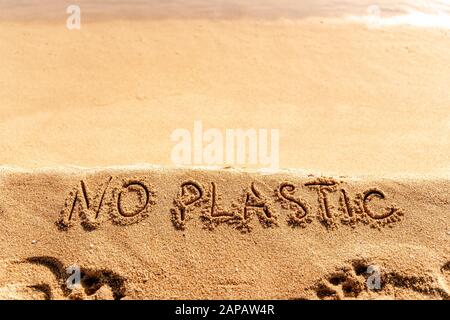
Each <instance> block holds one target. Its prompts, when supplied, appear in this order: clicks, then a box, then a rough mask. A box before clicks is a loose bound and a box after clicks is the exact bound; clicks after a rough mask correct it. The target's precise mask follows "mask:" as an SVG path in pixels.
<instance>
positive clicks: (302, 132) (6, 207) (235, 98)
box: [0, 19, 450, 299]
mask: <svg viewBox="0 0 450 320" xmlns="http://www.w3.org/2000/svg"><path fill="white" fill-rule="evenodd" d="M449 36H450V32H449V31H448V30H439V29H417V28H410V27H395V28H383V29H380V30H370V29H367V28H366V27H365V26H363V25H357V24H349V23H341V22H337V21H332V20H329V19H324V20H320V19H305V20H286V19H275V20H267V21H264V20H258V19H235V20H207V19H192V20H182V19H181V20H176V19H172V20H170V19H169V20H166V19H160V20H152V21H147V20H139V21H131V20H113V21H101V22H96V23H86V24H83V25H82V30H81V31H72V32H70V31H68V30H67V29H66V28H65V27H64V22H61V23H57V22H36V21H21V22H15V21H2V22H0V52H1V59H0V74H1V76H0V150H1V151H0V163H1V164H2V165H4V166H5V168H4V169H3V170H2V171H1V174H0V297H1V298H57V299H58V298H61V299H64V298H164V299H167V298H208V299H210V298H213V299H216V298H237V299H239V298H247V299H251V298H263V299H265V298H287V299H303V298H312V299H317V298H319V299H327V298H388V299H390V298H395V299H411V298H419V299H422V298H423V299H430V298H431V299H448V298H449V296H450V264H449V263H450V250H449V240H450V226H449V221H450V196H449V195H450V179H449V175H448V172H449V170H450V158H449V155H450V140H449V136H450V115H449V109H450V91H449V90H448V84H449V83H450V58H449V57H450V56H449V54H448V52H449V50H450V40H449V39H450V38H449ZM194 120H202V121H203V122H204V124H205V125H207V126H208V127H214V128H220V129H224V128H252V127H253V128H261V127H262V128H277V129H280V133H281V139H280V143H281V145H280V165H281V166H282V167H292V168H302V169H304V170H305V171H303V172H306V173H298V172H297V171H280V172H275V173H272V174H265V173H261V172H259V173H258V172H253V173H252V172H250V171H248V170H247V171H234V170H219V171H210V170H200V169H197V170H194V169H170V168H152V167H145V166H141V167H120V168H115V169H108V168H106V167H110V166H114V165H133V164H136V163H154V164H164V165H170V164H171V163H170V151H171V148H172V147H173V142H171V140H170V134H171V132H172V131H173V130H174V129H176V128H192V124H193V121H194ZM73 165H76V166H82V167H98V168H99V169H81V168H79V169H74V168H72V167H70V166H73ZM14 167H15V168H14ZM17 167H20V168H23V169H17ZM42 167H46V168H48V167H51V168H52V169H46V170H43V169H42ZM101 167H104V168H103V169H102V168H101ZM311 172H314V173H316V174H315V175H308V173H311ZM321 176H332V177H333V178H323V179H321V180H320V182H322V183H325V184H328V185H327V186H325V187H322V188H320V191H318V190H319V189H318V187H314V186H307V185H305V184H310V183H311V182H314V181H316V180H317V179H318V178H319V177H321ZM342 176H344V177H342ZM316 182H317V181H316ZM183 183H187V184H186V185H184V186H183ZM183 190H184V191H183ZM214 195H215V196H214ZM383 197H384V199H383ZM75 199H77V200H76V201H75ZM212 207H213V208H214V210H212ZM71 265H78V266H80V267H81V270H82V275H83V278H82V284H83V288H82V289H79V290H75V291H74V292H70V291H68V290H67V289H66V287H65V285H64V282H65V280H66V279H67V277H68V274H67V273H66V271H65V270H66V268H67V267H69V266H71ZM371 265H375V266H378V267H379V268H380V270H381V284H382V287H381V289H380V290H375V291H371V290H368V288H367V286H366V281H367V277H368V274H366V270H367V268H368V267H369V266H371Z"/></svg>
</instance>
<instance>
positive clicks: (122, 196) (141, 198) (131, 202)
mask: <svg viewBox="0 0 450 320" xmlns="http://www.w3.org/2000/svg"><path fill="white" fill-rule="evenodd" d="M132 194H134V196H132ZM136 203H137V205H136ZM149 203H150V191H149V190H148V188H147V186H146V185H145V184H144V183H142V182H140V181H128V182H125V183H124V184H123V186H122V190H121V191H120V192H119V195H118V197H117V210H118V211H119V214H120V215H121V216H123V217H126V218H130V217H134V216H136V215H138V214H139V213H141V212H142V211H144V210H145V209H146V208H147V206H148V205H149ZM124 204H125V205H124Z"/></svg>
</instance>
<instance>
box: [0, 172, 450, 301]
mask: <svg viewBox="0 0 450 320" xmlns="http://www.w3.org/2000/svg"><path fill="white" fill-rule="evenodd" d="M0 188H1V189H0V194H1V200H2V203H1V204H2V205H1V216H0V219H1V224H0V231H1V232H0V243H1V249H2V250H1V253H0V260H1V263H2V265H1V269H0V270H1V273H0V295H1V297H2V298H55V299H64V298H86V299H89V298H91V299H97V298H117V299H118V298H128V299H149V298H157V299H172V298H174V299H175V298H184V299H186V298H204V299H217V298H222V299H241V298H246V299H248V298H260V299H267V298H272V299H317V298H319V299H335V298H383V299H391V298H395V299H413V298H414V299H416V298H417V299H430V298H431V299H448V298H449V297H450V259H449V257H450V250H449V246H448V242H449V238H450V233H449V232H450V229H449V225H448V221H449V219H450V199H449V198H448V194H449V193H450V181H448V180H440V179H433V180H425V179H414V180H411V179H400V178H398V179H394V180H393V179H381V178H379V179H373V178H369V177H366V178H361V179H354V178H323V177H314V176H312V175H309V176H306V175H303V174H299V173H296V172H284V173H278V174H270V175H267V174H261V173H248V172H247V173H246V172H242V171H237V170H219V171H209V170H201V169H198V170H193V169H189V170H182V169H167V168H159V169H157V168H151V167H147V168H140V169H139V168H134V169H133V168H123V169H118V168H116V169H104V170H78V169H74V170H70V169H65V170H62V171H54V170H46V171H42V170H41V171H35V172H32V173H31V172H25V171H12V170H4V171H3V172H2V174H1V187H0ZM74 265H76V266H79V267H80V268H81V274H82V285H83V287H82V288H81V289H79V290H75V291H72V292H71V291H70V290H67V288H66V286H65V281H66V280H67V278H68V277H69V274H68V273H66V269H67V268H68V267H70V266H74ZM370 266H373V267H372V268H379V272H380V275H381V279H380V280H381V288H380V289H379V290H374V291H372V290H368V288H367V285H366V284H367V280H368V277H369V276H370V275H371V274H370V273H369V274H367V270H368V268H369V267H370ZM369 270H370V269H369Z"/></svg>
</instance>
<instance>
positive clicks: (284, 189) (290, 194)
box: [57, 177, 404, 232]
mask: <svg viewBox="0 0 450 320" xmlns="http://www.w3.org/2000/svg"><path fill="white" fill-rule="evenodd" d="M248 184H249V185H248V186H247V187H246V188H244V190H242V193H241V194H240V196H239V197H237V199H236V200H234V201H231V204H230V205H229V206H228V209H224V207H223V206H222V205H221V203H222V202H224V201H223V195H224V194H221V193H220V186H219V185H218V184H217V183H216V182H208V183H205V182H199V181H195V180H187V181H183V182H182V183H180V185H179V188H178V192H177V194H174V197H173V201H172V203H170V204H169V205H166V206H163V208H165V207H167V210H168V211H169V210H170V214H169V212H168V217H170V220H171V222H172V224H173V226H174V227H175V228H176V229H177V230H184V229H186V228H187V226H188V225H189V221H190V220H192V219H198V221H200V222H201V223H202V224H203V226H204V227H205V228H207V229H210V230H212V229H214V228H215V227H217V226H218V225H220V224H227V225H229V226H231V227H233V228H235V229H238V230H240V231H242V232H250V231H251V230H252V228H253V227H254V225H255V223H252V221H253V220H256V221H258V222H259V223H260V224H261V225H262V226H263V227H266V228H272V227H277V226H279V225H280V223H286V224H288V225H290V226H292V227H294V228H296V227H299V228H305V227H307V226H308V225H309V224H310V223H312V222H313V221H318V222H320V223H321V224H322V225H323V226H325V227H327V228H329V229H335V228H337V227H338V226H339V225H349V226H352V227H355V226H357V225H358V224H359V223H361V224H368V225H371V226H372V227H375V228H381V227H384V226H393V225H394V224H395V223H396V222H398V221H400V219H401V217H402V216H403V214H404V213H403V211H402V210H401V209H400V208H398V207H397V206H396V205H395V204H393V203H392V202H391V201H389V199H388V198H387V196H386V194H385V192H383V191H382V190H380V189H378V188H369V189H367V190H364V191H362V192H357V193H354V194H353V195H351V193H350V192H349V191H348V190H347V189H348V188H346V185H345V183H343V182H340V181H336V180H334V179H331V178H317V179H314V180H311V181H307V182H304V183H297V184H295V183H291V182H281V183H278V184H277V186H276V187H275V188H274V189H271V188H270V187H268V186H267V185H266V184H262V183H259V182H258V183H257V182H249V183H248ZM262 190H264V192H263V191H262ZM304 196H305V197H304ZM306 196H307V197H306ZM307 198H309V199H314V200H313V201H311V200H307ZM164 199H166V197H164ZM158 201H159V200H158V195H157V192H156V188H155V187H154V186H153V185H152V184H151V183H150V182H149V181H147V180H146V178H142V177H133V178H128V179H123V178H113V177H109V178H107V179H105V181H103V183H101V184H100V186H98V188H97V190H96V191H93V192H92V190H90V189H89V188H88V185H87V183H86V182H85V181H83V180H81V181H80V183H79V184H78V185H77V186H75V187H74V189H73V190H72V191H70V192H69V194H68V196H67V198H66V201H65V204H64V206H63V209H62V211H61V216H60V218H59V220H58V221H57V225H58V227H59V228H60V230H67V229H69V228H71V227H73V226H74V225H76V224H77V223H79V224H80V225H81V226H82V227H83V228H84V229H86V230H93V229H96V228H98V227H99V226H100V225H101V224H102V223H103V222H105V221H108V220H110V221H112V223H114V224H116V225H122V226H124V225H131V224H136V223H139V222H140V221H142V220H144V219H147V218H149V217H151V214H152V210H153V209H154V208H155V207H156V206H157V205H158ZM169 207H171V208H170V209H169ZM158 212H160V210H159V211H158ZM256 224H257V223H256Z"/></svg>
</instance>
